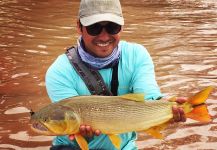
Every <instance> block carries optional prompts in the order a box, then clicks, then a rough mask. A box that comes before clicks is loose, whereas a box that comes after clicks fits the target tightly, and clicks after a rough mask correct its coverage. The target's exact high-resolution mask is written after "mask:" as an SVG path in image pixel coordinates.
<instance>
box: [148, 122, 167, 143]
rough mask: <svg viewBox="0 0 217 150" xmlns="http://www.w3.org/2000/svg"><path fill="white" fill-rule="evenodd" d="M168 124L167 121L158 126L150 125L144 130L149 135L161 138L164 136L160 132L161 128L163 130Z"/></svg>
mask: <svg viewBox="0 0 217 150" xmlns="http://www.w3.org/2000/svg"><path fill="white" fill-rule="evenodd" d="M168 125H169V122H166V123H163V124H161V125H159V126H154V127H151V128H149V129H147V130H145V132H146V133H147V134H149V135H151V136H153V137H154V138H157V139H163V138H164V136H163V135H162V134H161V133H160V132H161V131H162V130H164V129H165V128H166V127H167V126H168Z"/></svg>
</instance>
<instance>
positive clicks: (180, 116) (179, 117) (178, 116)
mask: <svg viewBox="0 0 217 150" xmlns="http://www.w3.org/2000/svg"><path fill="white" fill-rule="evenodd" d="M172 111H173V120H174V121H175V122H185V121H186V117H185V113H184V110H183V108H180V107H177V106H173V107H172Z"/></svg>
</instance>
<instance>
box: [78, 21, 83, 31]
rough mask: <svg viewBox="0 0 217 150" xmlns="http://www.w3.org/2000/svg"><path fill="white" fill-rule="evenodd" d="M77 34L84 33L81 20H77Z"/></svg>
mask: <svg viewBox="0 0 217 150" xmlns="http://www.w3.org/2000/svg"><path fill="white" fill-rule="evenodd" d="M77 32H78V34H81V33H82V25H81V23H80V21H79V20H77Z"/></svg>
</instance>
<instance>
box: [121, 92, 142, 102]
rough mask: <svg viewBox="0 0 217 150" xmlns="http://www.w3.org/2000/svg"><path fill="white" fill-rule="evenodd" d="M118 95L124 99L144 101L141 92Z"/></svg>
mask: <svg viewBox="0 0 217 150" xmlns="http://www.w3.org/2000/svg"><path fill="white" fill-rule="evenodd" d="M120 97H121V98H123V99H124V100H132V101H138V102H144V94H142V93H131V94H125V95H121V96H120Z"/></svg>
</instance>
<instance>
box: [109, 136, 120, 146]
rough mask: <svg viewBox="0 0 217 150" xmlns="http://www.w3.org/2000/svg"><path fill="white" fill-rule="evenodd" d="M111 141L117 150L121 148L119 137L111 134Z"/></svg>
mask: <svg viewBox="0 0 217 150" xmlns="http://www.w3.org/2000/svg"><path fill="white" fill-rule="evenodd" d="M108 137H109V139H110V140H111V142H112V144H113V145H114V146H115V148H116V149H120V148H121V139H120V137H119V136H118V135H115V134H109V135H108Z"/></svg>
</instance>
